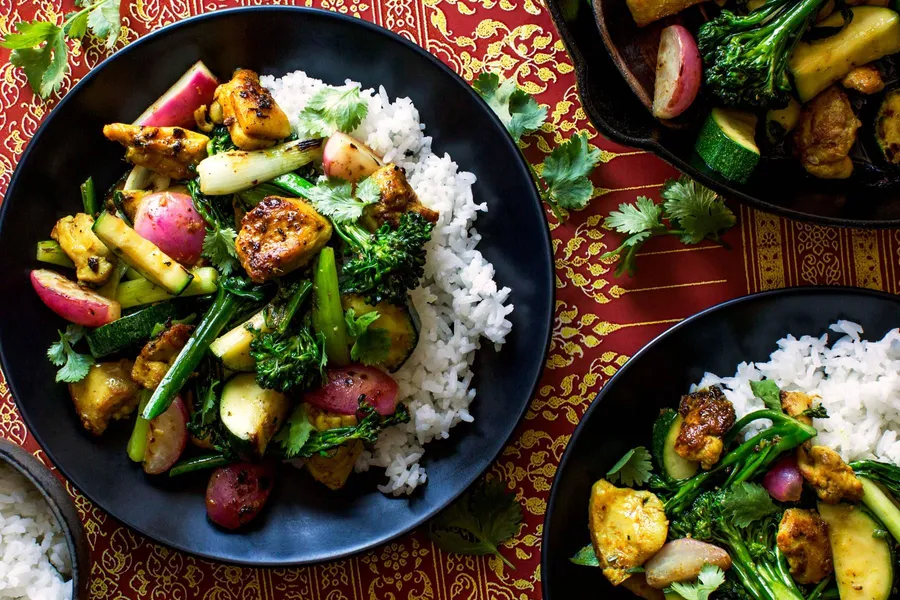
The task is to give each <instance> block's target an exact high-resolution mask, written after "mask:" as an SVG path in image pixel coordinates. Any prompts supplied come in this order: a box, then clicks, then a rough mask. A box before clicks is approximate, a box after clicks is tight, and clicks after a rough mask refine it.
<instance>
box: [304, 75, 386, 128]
mask: <svg viewBox="0 0 900 600" xmlns="http://www.w3.org/2000/svg"><path fill="white" fill-rule="evenodd" d="M368 113H369V104H368V102H366V100H365V98H363V97H362V96H360V93H359V86H358V85H355V86H350V87H340V88H337V87H324V88H322V89H321V90H319V91H318V92H316V93H315V94H313V96H312V98H310V99H309V102H307V104H306V106H305V107H304V108H303V110H302V111H301V112H300V128H301V129H303V130H305V131H306V132H307V133H309V134H311V135H321V136H322V137H327V136H329V135H331V134H333V133H335V132H337V131H342V132H344V133H350V132H351V131H353V130H354V129H356V128H357V127H359V124H360V123H362V120H363V119H365V118H366V115H367V114H368Z"/></svg>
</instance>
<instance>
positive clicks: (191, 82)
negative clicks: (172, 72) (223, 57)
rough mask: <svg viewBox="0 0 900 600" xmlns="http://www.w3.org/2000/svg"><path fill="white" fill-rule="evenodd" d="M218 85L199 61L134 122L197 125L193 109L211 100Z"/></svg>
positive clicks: (139, 123)
mask: <svg viewBox="0 0 900 600" xmlns="http://www.w3.org/2000/svg"><path fill="white" fill-rule="evenodd" d="M218 85H219V80H218V79H216V76H215V75H213V74H212V73H210V71H209V69H207V68H206V65H204V64H203V61H199V60H198V61H197V62H195V63H194V65H193V66H192V67H191V68H190V69H188V70H187V72H186V73H185V74H184V75H182V76H181V78H180V79H179V80H178V81H176V82H175V84H174V85H173V86H172V87H170V88H169V89H168V90H167V91H166V93H165V94H163V95H162V96H160V97H159V99H158V100H157V101H156V102H154V103H153V104H151V105H150V107H149V108H148V109H147V110H145V111H144V113H143V114H142V115H141V116H140V117H138V118H137V120H136V121H135V122H134V124H135V125H144V126H150V125H152V126H154V127H187V128H190V127H191V126H193V124H194V111H195V110H197V109H198V108H199V107H201V106H203V105H205V104H209V103H210V102H212V99H213V94H214V93H215V91H216V87H218Z"/></svg>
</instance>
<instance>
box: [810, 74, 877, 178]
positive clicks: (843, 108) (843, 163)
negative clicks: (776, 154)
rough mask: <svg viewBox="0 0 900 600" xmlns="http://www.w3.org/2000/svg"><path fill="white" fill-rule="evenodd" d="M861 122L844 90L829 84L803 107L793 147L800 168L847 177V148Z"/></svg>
mask: <svg viewBox="0 0 900 600" xmlns="http://www.w3.org/2000/svg"><path fill="white" fill-rule="evenodd" d="M860 125H861V123H860V122H859V119H857V118H856V115H855V114H853V107H851V106H850V100H848V99H847V94H846V93H844V91H843V90H842V89H840V88H838V87H836V86H831V87H830V88H828V89H827V90H825V91H824V92H822V93H821V94H819V95H818V96H816V97H815V98H813V99H812V100H811V101H810V102H809V103H808V104H806V105H805V106H804V107H803V112H802V113H801V115H800V123H799V125H798V126H797V131H796V132H795V133H794V149H795V151H796V153H797V155H798V156H799V157H800V162H801V163H802V164H803V168H804V169H806V171H807V172H808V173H809V174H810V175H813V176H815V177H819V178H821V179H846V178H847V177H850V174H851V173H852V172H853V162H852V161H851V160H850V157H849V154H850V148H851V147H852V146H853V144H854V143H856V130H857V129H859V126H860Z"/></svg>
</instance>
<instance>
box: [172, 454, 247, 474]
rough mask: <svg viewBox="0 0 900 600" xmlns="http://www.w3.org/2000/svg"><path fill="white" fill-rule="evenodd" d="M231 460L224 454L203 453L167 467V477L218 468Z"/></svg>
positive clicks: (228, 463)
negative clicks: (169, 467)
mask: <svg viewBox="0 0 900 600" xmlns="http://www.w3.org/2000/svg"><path fill="white" fill-rule="evenodd" d="M233 462H234V461H233V460H232V459H230V458H228V457H226V456H225V455H224V454H204V455H203V456H197V457H194V458H189V459H187V460H183V461H181V462H179V463H178V464H177V465H175V466H174V467H172V468H171V469H169V477H177V476H178V475H184V474H185V473H193V472H194V471H202V470H205V469H218V468H219V467H224V466H225V465H230V464H231V463H233Z"/></svg>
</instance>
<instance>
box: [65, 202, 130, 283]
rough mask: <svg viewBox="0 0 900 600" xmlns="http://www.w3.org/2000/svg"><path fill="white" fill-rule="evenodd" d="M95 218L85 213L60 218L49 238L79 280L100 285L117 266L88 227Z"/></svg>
mask: <svg viewBox="0 0 900 600" xmlns="http://www.w3.org/2000/svg"><path fill="white" fill-rule="evenodd" d="M93 226H94V218H93V217H92V216H91V215H88V214H85V213H78V214H77V215H75V216H74V217H71V216H69V217H63V218H62V219H60V220H59V221H57V222H56V225H54V226H53V231H51V232H50V237H52V238H53V239H54V240H56V241H57V242H59V246H60V248H62V250H63V252H65V253H66V256H68V257H69V258H70V259H72V262H73V263H75V275H76V276H77V277H78V281H81V282H83V283H90V284H93V285H103V284H104V283H106V280H107V279H109V276H110V275H111V274H112V272H113V269H114V268H115V266H116V257H115V256H114V255H113V253H112V252H110V250H109V248H107V247H106V244H104V243H103V242H101V241H100V238H98V237H97V236H96V235H94V232H93V231H92V230H91V227H93Z"/></svg>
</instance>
